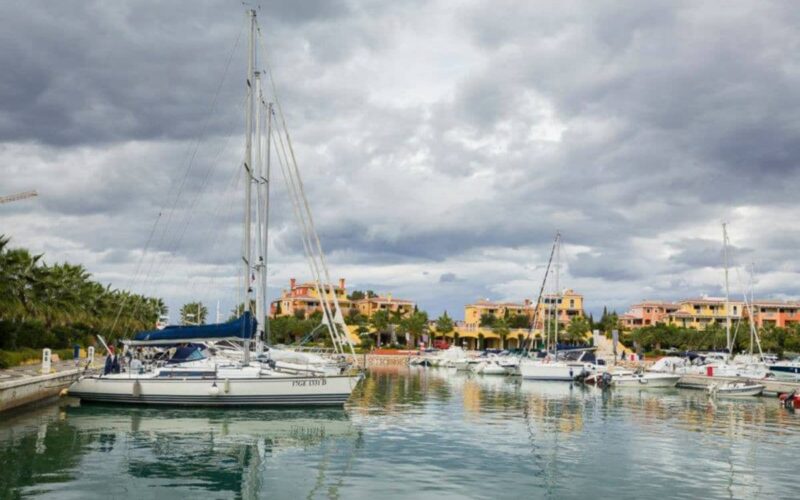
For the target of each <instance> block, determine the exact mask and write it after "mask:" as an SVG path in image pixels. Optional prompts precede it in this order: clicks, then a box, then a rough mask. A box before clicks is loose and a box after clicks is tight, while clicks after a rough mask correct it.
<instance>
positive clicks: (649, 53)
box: [0, 0, 800, 320]
mask: <svg viewBox="0 0 800 500" xmlns="http://www.w3.org/2000/svg"><path fill="white" fill-rule="evenodd" d="M256 5H257V6H258V18H259V24H260V32H261V39H262V41H263V42H262V43H261V44H259V47H260V50H259V63H258V69H261V70H265V69H267V68H269V69H270V70H271V72H272V75H273V78H274V82H275V86H276V89H277V95H278V98H279V99H280V103H281V106H282V109H283V111H284V113H285V117H286V122H287V125H288V130H289V132H290V134H291V137H292V141H293V144H294V149H295V152H296V157H297V162H298V165H299V168H300V171H301V173H302V175H303V179H304V183H305V187H306V190H307V194H308V198H309V203H310V206H311V209H312V212H313V214H314V220H315V224H316V226H317V229H318V231H319V234H320V238H321V242H322V246H323V248H324V249H325V252H326V255H327V260H328V265H329V268H330V271H331V274H332V277H333V278H334V279H338V278H339V277H343V278H346V279H347V285H348V288H350V289H372V290H375V291H376V292H379V293H392V295H393V296H394V297H400V298H407V299H411V300H414V301H416V302H417V303H418V305H419V307H420V308H422V309H425V310H427V311H428V312H429V313H430V314H431V315H432V316H437V315H439V314H440V313H442V312H443V311H445V310H446V311H448V313H449V314H451V315H452V316H454V317H456V318H462V317H463V306H464V305H465V304H467V303H469V302H472V301H475V300H477V299H479V298H489V299H492V300H506V301H519V302H521V301H522V300H523V299H524V298H533V299H535V297H536V295H537V293H538V288H539V286H540V284H541V281H542V278H543V274H544V265H545V264H546V262H547V258H548V255H549V252H550V246H551V243H552V240H553V237H554V235H555V233H556V231H560V232H561V234H562V237H563V247H562V252H561V255H562V259H561V263H562V265H561V273H560V285H561V287H568V288H572V289H575V290H577V291H579V292H581V293H583V294H584V295H585V300H586V309H587V311H588V312H593V313H595V314H597V313H598V312H599V311H601V310H602V309H603V307H604V306H607V307H609V308H610V309H616V310H617V311H620V312H623V311H624V310H626V309H627V307H628V306H629V305H630V304H632V303H635V302H637V301H640V300H642V299H667V300H672V299H680V298H686V297H693V296H700V295H703V294H708V295H712V296H719V295H721V294H722V293H723V269H722V229H721V223H722V222H723V221H726V222H727V223H728V230H729V234H730V241H731V249H730V251H731V267H732V269H731V293H732V294H733V295H734V297H740V296H741V295H742V293H743V290H744V288H745V287H747V286H749V285H748V284H749V282H750V276H749V272H748V271H747V269H746V268H749V267H750V266H754V269H755V273H754V283H755V291H756V295H758V296H762V297H769V298H774V299H784V300H785V299H797V298H800V280H798V279H797V278H798V267H799V266H798V262H797V259H796V256H797V249H798V248H800V228H799V227H798V224H797V221H798V219H799V218H800V201H798V191H800V169H798V161H797V159H798V158H800V155H799V154H798V153H800V63H798V59H797V57H796V54H798V53H800V10H798V9H797V8H796V4H795V3H793V2H788V1H783V2H782V1H744V0H743V1H737V2H718V1H677V0H672V1H658V0H653V1H648V2H640V1H628V2H616V1H615V2H611V1H602V0H587V1H562V2H539V1H507V0H493V1H471V0H466V1H458V2H456V1H429V2H423V1H406V2H393V1H377V0H366V1H346V0H341V1H340V0H308V1H303V2H295V1H262V2H260V3H258V4H256ZM245 9H246V8H245V7H244V6H243V5H242V4H241V3H240V2H236V1H191V2H188V1H187V2H158V1H154V0H153V1H138V0H136V1H128V2H124V3H123V2H100V1H96V2H92V1H61V2H44V1H38V0H34V1H30V2H21V3H11V2H9V3H7V4H5V5H4V7H3V12H4V14H3V16H2V17H0V67H2V68H4V69H3V71H2V72H0V194H9V193H13V192H18V191H26V190H29V189H35V190H37V191H38V193H39V196H38V197H37V198H34V199H29V200H25V201H19V202H15V203H9V204H5V205H0V234H5V235H7V236H10V237H11V238H12V244H13V245H16V246H24V247H28V248H30V249H31V250H33V251H35V252H38V253H44V255H45V260H46V262H48V263H56V262H62V261H69V262H72V263H80V264H83V265H84V266H85V267H86V268H87V269H88V270H89V271H90V272H91V273H92V274H93V276H94V277H95V279H97V280H99V281H101V282H103V283H110V284H111V285H112V286H114V287H117V288H127V289H132V290H135V291H137V292H140V293H146V294H149V295H157V296H160V297H163V298H164V299H165V300H166V301H167V303H168V304H169V306H170V308H171V315H172V317H173V320H174V319H177V311H178V309H179V308H180V305H181V304H183V303H185V302H188V301H190V300H195V299H199V300H202V301H204V302H205V303H206V304H208V305H209V308H210V310H211V311H212V317H213V314H214V310H215V307H216V303H217V301H219V302H220V304H221V306H220V307H221V309H222V315H223V317H224V318H226V317H227V315H228V312H229V311H230V309H231V308H232V307H233V304H234V303H235V302H236V300H237V296H238V295H237V293H238V292H237V290H238V288H239V287H238V286H237V273H238V271H239V268H240V267H241V265H240V262H241V258H240V255H241V233H242V223H241V220H242V204H243V201H242V200H243V186H242V180H241V177H240V172H241V162H242V159H243V155H244V118H243V113H244V95H245V94H244V93H245V86H244V78H245V74H246V66H245V64H246V49H247V29H246V23H247V18H246V11H245ZM270 98H271V99H274V97H270ZM274 174H275V175H274V176H273V186H272V188H271V193H272V201H271V204H270V207H271V213H270V236H271V242H270V247H269V286H270V295H271V296H272V297H275V296H276V295H277V294H279V293H280V291H281V289H283V288H286V287H287V286H288V281H289V278H290V277H297V278H298V279H299V280H305V279H308V278H309V272H308V266H307V264H306V260H305V258H304V256H303V249H302V244H301V240H300V236H299V234H300V233H299V231H298V225H297V223H296V221H295V220H294V218H293V214H292V212H291V208H290V207H291V205H290V203H289V201H288V197H287V195H286V189H285V187H284V181H283V179H282V178H281V177H280V175H279V170H278V172H274Z"/></svg>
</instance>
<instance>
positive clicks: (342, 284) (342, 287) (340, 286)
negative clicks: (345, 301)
mask: <svg viewBox="0 0 800 500" xmlns="http://www.w3.org/2000/svg"><path fill="white" fill-rule="evenodd" d="M339 288H341V289H342V290H344V278H339Z"/></svg>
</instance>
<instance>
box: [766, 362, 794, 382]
mask: <svg viewBox="0 0 800 500" xmlns="http://www.w3.org/2000/svg"><path fill="white" fill-rule="evenodd" d="M769 371H770V373H772V374H773V375H775V376H776V377H778V378H782V379H789V380H800V357H797V358H794V359H792V360H789V361H777V362H776V363H774V364H772V365H770V366H769Z"/></svg>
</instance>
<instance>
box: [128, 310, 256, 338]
mask: <svg viewBox="0 0 800 500" xmlns="http://www.w3.org/2000/svg"><path fill="white" fill-rule="evenodd" d="M257 323H258V322H257V321H256V319H255V318H254V317H253V315H252V314H251V313H250V312H249V311H246V312H245V313H244V314H243V315H242V316H240V317H239V318H238V319H235V320H233V321H229V322H227V323H219V324H216V325H197V326H168V327H166V328H164V329H163V330H147V331H145V332H139V333H137V334H136V335H135V336H134V337H133V340H131V341H129V342H128V343H129V344H130V345H156V344H161V345H164V344H177V343H184V342H202V341H204V340H250V339H252V338H253V335H254V334H255V331H256V326H257Z"/></svg>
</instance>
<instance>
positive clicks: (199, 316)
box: [180, 302, 208, 325]
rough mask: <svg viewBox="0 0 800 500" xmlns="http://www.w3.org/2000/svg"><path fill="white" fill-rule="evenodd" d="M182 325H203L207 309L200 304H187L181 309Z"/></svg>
mask: <svg viewBox="0 0 800 500" xmlns="http://www.w3.org/2000/svg"><path fill="white" fill-rule="evenodd" d="M180 314H181V324H182V325H204V324H205V323H206V317H207V316H208V308H207V307H206V306H204V305H203V303H202V302H189V303H188V304H184V305H183V307H181V313H180Z"/></svg>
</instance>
